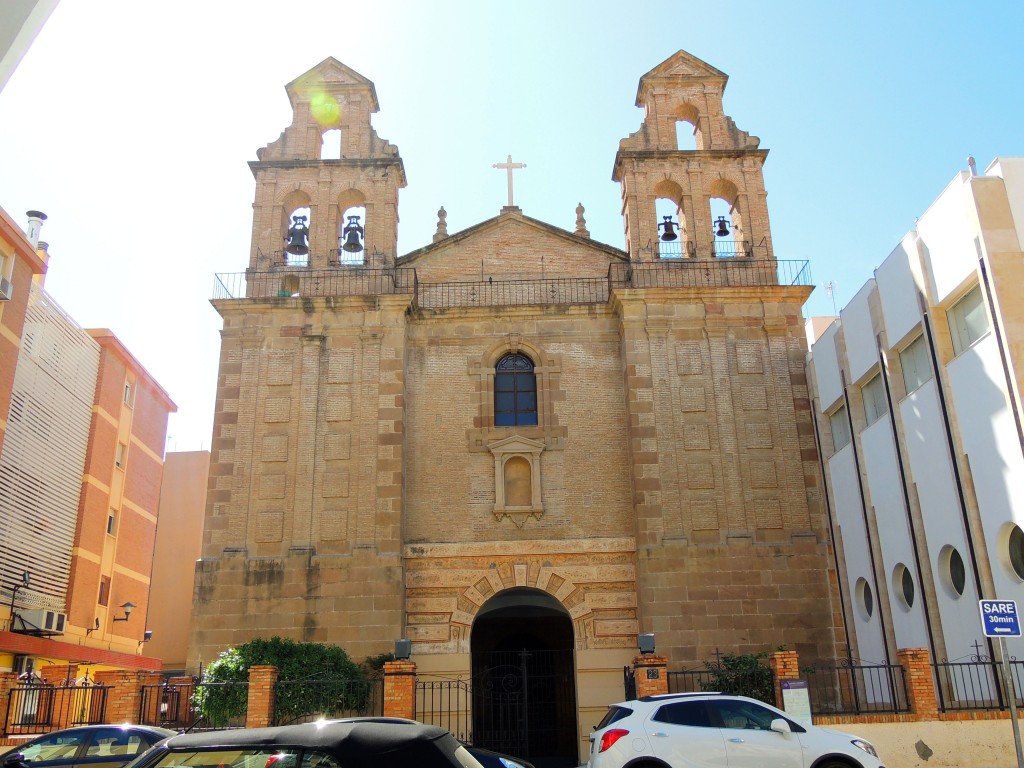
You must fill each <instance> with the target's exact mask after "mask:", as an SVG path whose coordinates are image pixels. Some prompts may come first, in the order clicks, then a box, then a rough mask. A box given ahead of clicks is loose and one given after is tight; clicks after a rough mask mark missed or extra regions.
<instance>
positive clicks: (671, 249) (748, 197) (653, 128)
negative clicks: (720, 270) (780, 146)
mask: <svg viewBox="0 0 1024 768" xmlns="http://www.w3.org/2000/svg"><path fill="white" fill-rule="evenodd" d="M727 81H728V76H727V75H726V74H725V73H723V72H721V71H719V70H717V69H715V68H714V67H712V66H711V65H710V64H707V63H705V62H703V61H701V60H700V59H698V58H697V57H696V56H691V55H690V54H688V53H686V52H685V51H679V52H677V53H675V54H674V55H673V56H671V57H669V58H668V59H666V60H665V61H663V62H662V63H661V64H659V65H658V66H657V67H655V68H654V69H652V70H651V71H650V72H648V73H647V74H646V75H644V76H643V77H641V78H640V85H639V87H638V89H637V95H636V105H637V106H638V107H643V109H644V121H643V124H642V125H641V126H640V129H639V130H638V131H637V132H636V133H633V134H631V135H630V136H629V137H628V138H625V139H623V140H622V141H620V142H619V151H618V152H617V153H616V155H615V167H614V170H613V172H612V179H613V180H614V181H617V182H619V184H620V185H621V188H622V216H623V221H624V225H625V230H626V250H627V251H629V255H630V259H631V260H633V261H651V260H657V259H667V258H683V259H711V258H721V257H730V256H737V257H744V258H750V257H753V258H760V259H770V258H774V253H773V251H772V244H771V229H770V227H769V223H768V204H767V194H766V192H765V188H764V176H763V172H762V166H763V165H764V161H765V158H766V157H767V156H768V150H765V149H758V144H759V143H760V139H758V138H757V137H756V136H751V135H750V134H749V133H747V132H745V131H741V130H739V129H738V128H737V127H736V124H735V123H734V122H733V121H732V118H730V117H729V116H728V115H726V114H725V112H724V111H723V108H722V93H723V92H724V91H725V84H726V82H727ZM679 123H685V124H686V126H685V127H684V126H679ZM680 128H683V131H685V132H686V133H688V132H689V129H690V128H692V131H693V140H692V144H693V148H685V149H683V148H681V146H680V141H679V139H678V138H677V136H679V135H680V133H682V131H680ZM712 206H717V207H718V210H719V211H720V212H721V213H722V215H720V216H714V215H712Z"/></svg>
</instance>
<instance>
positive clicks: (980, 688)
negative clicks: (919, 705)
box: [932, 656, 1024, 712]
mask: <svg viewBox="0 0 1024 768" xmlns="http://www.w3.org/2000/svg"><path fill="white" fill-rule="evenodd" d="M932 667H933V669H934V670H935V680H936V686H935V691H936V695H937V697H938V700H939V701H938V703H939V710H940V711H942V712H955V711H963V710H977V709H981V710H1006V709H1009V708H1010V700H1009V690H1007V686H1005V685H1004V681H1003V673H1002V669H1003V665H1002V664H1001V663H999V662H996V661H993V660H992V659H990V658H989V657H988V656H972V657H971V660H970V661H940V662H936V663H934V664H933V665H932ZM1010 677H1011V679H1012V682H1011V685H1012V686H1013V691H1014V696H1015V697H1016V706H1018V707H1024V661H1017V660H1012V661H1011V662H1010Z"/></svg>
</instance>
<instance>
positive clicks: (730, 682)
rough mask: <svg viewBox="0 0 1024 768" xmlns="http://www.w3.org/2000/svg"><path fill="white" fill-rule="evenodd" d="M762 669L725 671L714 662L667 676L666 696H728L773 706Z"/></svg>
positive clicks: (771, 687)
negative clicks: (750, 698) (741, 697)
mask: <svg viewBox="0 0 1024 768" xmlns="http://www.w3.org/2000/svg"><path fill="white" fill-rule="evenodd" d="M774 679H775V678H774V676H773V674H772V671H771V669H769V668H768V667H765V666H756V667H747V668H744V669H729V668H727V667H724V666H721V665H720V664H716V663H708V664H705V665H704V666H703V667H702V668H700V669H683V670H680V671H678V672H669V673H668V691H669V693H703V692H714V693H731V694H736V695H743V696H751V697H752V698H755V699H760V700H761V701H764V702H765V703H768V704H774V703H775V683H774Z"/></svg>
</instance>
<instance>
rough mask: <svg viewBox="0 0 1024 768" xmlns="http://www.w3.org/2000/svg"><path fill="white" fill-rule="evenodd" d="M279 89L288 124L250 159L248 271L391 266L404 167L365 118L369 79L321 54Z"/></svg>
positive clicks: (373, 104) (371, 98)
mask: <svg viewBox="0 0 1024 768" xmlns="http://www.w3.org/2000/svg"><path fill="white" fill-rule="evenodd" d="M285 90H286V91H287V93H288V99H289V101H290V102H291V106H292V123H291V125H290V126H288V127H287V128H286V129H285V130H284V132H283V133H282V134H281V136H280V137H279V138H278V139H277V140H276V141H274V142H271V143H270V144H268V145H267V146H266V147H263V148H262V149H260V150H257V152H256V156H257V158H258V159H257V160H255V161H253V162H250V163H249V167H250V168H251V169H252V173H253V176H254V177H255V178H256V200H255V203H254V204H253V225H252V249H251V252H250V255H249V269H250V270H251V271H258V272H264V271H267V270H274V269H278V268H295V267H300V268H312V269H330V268H335V267H346V266H366V267H375V268H382V267H388V266H392V265H393V264H394V260H395V255H396V248H397V240H398V190H399V189H400V188H402V187H404V186H405V185H406V180H405V167H404V165H403V164H402V158H401V157H400V156H399V154H398V148H397V147H396V146H394V145H393V144H391V143H390V142H387V141H385V140H383V139H381V138H380V137H378V136H377V133H376V131H374V129H373V127H372V126H371V125H370V116H371V115H372V114H373V113H374V112H377V111H378V110H379V107H378V105H377V93H376V90H375V89H374V87H373V83H372V82H370V81H369V80H367V79H366V78H365V77H363V76H362V75H360V74H359V73H358V72H356V71H354V70H352V69H350V68H349V67H346V66H345V65H344V64H342V63H341V62H339V61H337V60H336V59H334V58H327V59H324V60H323V61H322V62H320V63H319V64H317V65H316V66H315V67H313V69H311V70H309V71H308V72H306V73H305V74H304V75H302V76H300V77H298V78H297V79H295V80H293V81H292V82H291V83H289V84H288V85H286V86H285Z"/></svg>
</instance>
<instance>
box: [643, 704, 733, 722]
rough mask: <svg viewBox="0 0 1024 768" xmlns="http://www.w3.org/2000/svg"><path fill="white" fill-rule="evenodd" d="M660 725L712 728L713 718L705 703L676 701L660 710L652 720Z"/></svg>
mask: <svg viewBox="0 0 1024 768" xmlns="http://www.w3.org/2000/svg"><path fill="white" fill-rule="evenodd" d="M652 719H654V720H657V721H658V722H659V723H671V724H673V725H690V726H694V727H696V728H712V727H717V726H712V725H711V718H710V716H709V715H708V710H707V707H706V706H705V702H703V701H675V702H672V703H671V704H666V705H664V706H663V707H661V708H659V709H658V711H657V712H655V713H654V717H653V718H652Z"/></svg>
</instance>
